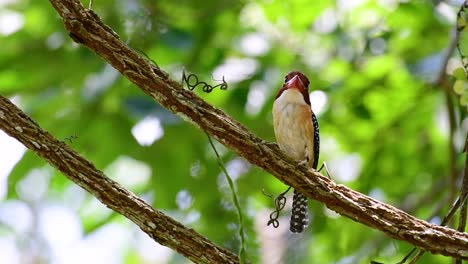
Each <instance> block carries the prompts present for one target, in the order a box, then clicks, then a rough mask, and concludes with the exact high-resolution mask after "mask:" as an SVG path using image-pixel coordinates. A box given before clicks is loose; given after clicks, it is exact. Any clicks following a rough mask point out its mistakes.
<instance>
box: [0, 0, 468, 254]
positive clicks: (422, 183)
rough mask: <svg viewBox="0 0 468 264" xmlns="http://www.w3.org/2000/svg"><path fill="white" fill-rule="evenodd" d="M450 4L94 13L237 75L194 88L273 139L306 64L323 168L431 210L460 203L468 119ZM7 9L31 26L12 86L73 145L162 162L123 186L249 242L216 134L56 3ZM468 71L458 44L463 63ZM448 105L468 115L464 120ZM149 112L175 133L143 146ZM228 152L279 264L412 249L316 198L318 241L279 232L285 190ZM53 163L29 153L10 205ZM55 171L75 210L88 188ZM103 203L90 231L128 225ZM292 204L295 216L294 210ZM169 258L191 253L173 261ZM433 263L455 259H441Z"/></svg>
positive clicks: (199, 65)
mask: <svg viewBox="0 0 468 264" xmlns="http://www.w3.org/2000/svg"><path fill="white" fill-rule="evenodd" d="M449 2H450V3H452V4H453V2H454V1H423V0H419V1H401V2H399V1H393V0H388V1H336V2H335V1H315V2H313V1H304V0H296V1H279V0H270V1H233V0H226V1H214V0H209V1H203V2H202V1H189V0H181V1H167V0H161V1H149V0H139V1H124V0H119V1H110V0H101V1H94V6H93V9H94V11H95V12H96V13H97V14H98V15H99V16H101V17H102V19H103V21H104V22H105V23H107V24H108V25H110V26H111V28H113V29H114V30H115V32H117V33H118V34H119V35H120V37H121V39H122V40H124V41H126V42H127V43H128V44H129V45H130V46H131V47H133V48H135V49H136V50H139V51H142V52H144V53H145V54H147V56H149V57H150V58H151V59H153V60H154V61H155V62H156V63H157V64H158V65H159V66H160V67H161V68H162V69H163V70H165V71H168V72H169V73H170V74H171V76H172V77H173V78H174V79H175V80H180V79H181V73H182V69H186V70H187V71H189V72H193V73H196V74H197V75H198V77H199V78H200V79H202V80H204V81H207V82H208V83H212V84H216V83H217V82H218V81H217V80H220V77H221V76H224V77H225V78H226V80H227V82H228V84H229V89H228V90H227V91H220V90H215V91H213V92H212V93H210V94H205V93H203V92H201V91H200V90H196V91H195V92H196V93H198V94H199V96H201V97H203V98H204V99H205V100H207V101H209V102H210V103H212V104H214V105H215V106H216V107H218V108H220V109H222V110H223V111H225V112H227V113H228V114H229V115H231V116H233V117H234V118H235V119H237V120H239V121H240V122H241V123H242V124H244V125H245V126H247V127H248V128H249V129H251V130H252V131H253V132H254V133H256V134H257V135H259V136H261V137H262V138H264V139H265V140H267V141H274V135H273V128H272V121H271V119H272V117H271V107H272V103H273V100H274V96H275V94H276V91H277V89H278V88H279V87H280V85H281V83H282V80H283V77H284V75H285V74H286V73H287V72H289V71H290V70H293V69H298V70H301V71H303V72H304V73H306V74H307V75H308V76H309V78H310V79H311V92H313V91H322V92H324V93H315V94H314V93H313V94H312V103H314V102H316V103H317V104H318V105H319V106H318V105H313V106H312V107H313V109H314V110H316V112H317V113H318V116H319V122H320V132H321V139H322V145H321V162H323V161H327V163H328V166H329V167H330V168H331V171H332V177H333V178H334V179H335V180H337V181H338V182H340V183H343V184H345V185H347V186H349V187H351V188H353V189H355V190H357V191H359V192H362V193H364V194H368V195H371V196H373V197H375V198H377V199H379V200H381V201H383V202H387V203H390V204H392V205H395V206H397V207H399V208H402V209H405V210H408V211H409V212H410V213H411V214H413V215H415V216H417V217H419V218H422V219H426V218H428V217H430V216H431V214H432V213H433V211H434V210H435V209H436V208H438V207H439V206H440V205H441V204H446V206H443V208H444V209H443V210H442V212H445V211H446V209H447V207H448V205H449V204H450V202H448V201H447V197H453V195H454V194H453V193H449V190H450V188H449V186H450V185H453V184H454V183H453V181H452V182H451V181H450V180H449V179H450V176H449V175H450V167H449V166H450V164H451V162H450V157H451V156H450V153H449V151H450V148H449V145H450V140H451V139H452V140H453V143H454V144H455V150H456V153H455V154H456V155H455V159H456V160H455V161H454V163H455V166H456V170H457V175H456V176H457V177H458V176H459V174H458V171H460V169H461V168H462V164H463V156H462V155H460V152H461V149H462V145H463V144H462V143H463V140H464V136H465V134H464V133H466V127H467V125H468V123H467V122H466V120H465V122H464V123H462V121H463V120H464V118H465V117H466V112H465V111H466V107H461V106H460V105H459V104H460V102H459V100H458V99H460V97H459V96H458V95H456V93H455V92H457V93H458V94H462V91H463V89H466V88H464V87H466V79H464V75H463V74H460V70H458V71H455V74H454V75H455V77H456V79H457V82H454V80H455V78H454V77H451V76H448V77H447V83H448V85H450V86H451V85H453V83H455V84H456V85H455V87H454V89H455V91H453V90H450V91H449V93H448V96H449V97H450V98H451V100H453V102H454V106H452V108H453V109H449V108H447V100H446V96H447V94H446V93H444V88H443V87H438V86H436V85H432V83H433V82H434V81H435V80H436V79H437V76H438V75H439V72H440V71H443V69H442V67H443V65H442V62H443V58H444V50H445V49H446V48H447V47H448V46H449V45H450V43H449V42H450V32H451V31H452V30H453V29H454V27H455V21H456V17H455V16H456V12H457V10H458V6H456V5H455V6H453V5H451V4H450V3H449ZM455 2H456V1H455ZM84 4H85V5H87V4H88V3H87V2H85V3H84ZM1 5H3V6H1ZM0 11H1V12H3V11H5V12H6V11H9V12H17V14H19V15H20V16H21V17H22V19H23V20H24V24H23V25H22V26H21V27H20V28H19V29H18V30H17V31H15V32H12V33H11V34H2V35H0V42H1V43H2V48H1V49H0V69H1V70H0V94H2V95H4V96H9V97H15V98H16V99H17V103H18V104H19V106H20V107H21V108H22V109H23V110H24V111H26V112H27V113H28V114H29V115H30V116H31V117H32V118H33V119H34V120H36V121H37V122H38V123H39V124H40V125H41V126H42V127H43V128H44V129H46V130H48V131H49V132H50V133H52V134H53V135H54V136H55V137H57V138H59V139H65V137H70V136H71V135H75V134H76V135H77V137H78V138H76V139H73V140H72V141H73V142H72V143H70V142H69V143H70V145H71V146H72V147H73V148H74V149H76V150H77V151H78V152H79V153H81V154H82V155H84V156H85V157H86V158H87V159H89V160H90V161H91V162H93V163H94V164H95V165H96V166H97V168H99V169H102V170H104V171H106V172H108V175H109V176H110V177H112V178H115V177H117V176H115V175H114V174H113V173H112V170H111V169H109V167H111V165H112V164H115V162H116V160H118V159H119V157H128V158H129V159H130V160H134V161H137V164H140V165H141V166H143V167H145V168H149V169H150V173H149V176H148V177H146V178H145V177H143V180H142V181H141V182H140V184H134V183H133V182H132V179H135V178H139V175H138V174H139V172H141V171H140V170H129V171H128V174H127V175H125V177H124V178H127V179H126V180H125V181H124V182H122V181H120V182H121V183H122V184H123V185H124V186H126V187H128V188H130V189H131V190H132V191H134V192H136V193H138V194H139V195H141V196H143V197H145V198H146V199H147V200H148V201H150V202H151V203H152V204H153V206H154V207H155V208H156V209H158V210H162V211H164V212H165V213H167V214H169V215H171V216H172V217H174V218H176V219H177V220H179V221H181V222H183V223H186V224H187V225H188V226H190V227H192V228H194V229H195V230H197V231H198V232H200V233H201V234H203V235H205V236H206V237H208V238H209V239H211V240H213V241H214V242H215V243H217V244H219V245H222V246H224V247H227V248H229V249H231V250H232V251H234V252H237V250H238V246H239V241H238V238H237V231H236V229H237V224H238V223H237V221H236V220H237V217H236V214H235V211H234V206H233V204H232V201H231V199H230V194H229V190H228V189H227V185H226V182H225V180H224V178H223V175H222V174H221V170H220V168H219V167H218V165H217V162H216V159H215V156H214V154H213V151H212V150H211V149H210V147H209V144H208V141H207V138H206V135H205V134H204V132H203V131H200V130H199V129H197V128H196V127H194V126H193V125H191V124H189V123H187V122H185V121H183V120H182V119H180V118H178V117H177V116H174V115H173V114H171V113H170V112H168V111H166V110H165V109H163V108H161V107H160V106H159V105H158V104H157V103H155V102H153V101H152V100H151V99H149V98H148V97H146V96H145V95H144V94H143V93H142V92H141V91H140V90H139V89H138V88H136V87H134V85H133V84H132V83H130V82H129V81H128V80H126V79H124V78H123V77H122V76H121V75H119V74H118V73H116V72H115V70H113V69H112V68H111V67H110V66H108V65H107V64H106V63H105V62H104V61H103V60H102V59H101V58H99V57H98V56H96V55H95V54H93V53H92V52H90V51H89V50H88V49H86V48H84V47H82V46H79V45H77V44H75V43H73V42H72V40H71V39H70V38H69V37H68V35H67V32H66V31H65V30H64V27H63V25H62V24H61V20H60V19H59V17H58V15H57V14H56V12H55V10H54V9H53V8H52V7H51V5H50V4H49V3H48V2H47V1H32V0H18V1H11V3H10V4H0ZM1 12H0V15H1V14H2V13H1ZM461 39H462V40H466V37H465V36H463V34H462V36H461ZM461 43H462V49H463V48H464V47H463V42H461ZM459 67H460V61H459V57H458V56H457V55H456V54H453V57H452V58H451V59H450V60H449V67H448V73H449V74H451V72H452V71H453V70H454V69H455V68H459ZM462 73H463V72H462ZM212 78H214V79H215V80H212ZM314 95H315V96H316V97H314ZM314 98H315V100H314ZM465 99H466V98H465ZM465 101H466V100H465ZM462 102H463V100H462ZM465 105H466V104H465ZM314 107H317V108H314ZM449 107H450V106H449ZM448 109H449V110H448ZM449 111H454V112H455V114H456V124H455V125H456V127H453V128H452V129H450V127H449V122H448V112H449ZM148 117H151V118H155V119H157V120H158V122H159V124H160V126H161V128H162V131H163V135H162V136H161V137H160V138H158V139H157V140H156V141H155V142H154V143H152V144H151V145H149V146H142V145H141V144H139V143H138V142H137V140H136V139H135V137H134V136H133V135H132V127H134V126H135V125H136V124H137V123H138V122H140V121H141V120H144V119H145V118H148ZM462 124H464V126H462ZM463 127H464V128H465V130H464V129H463ZM67 142H68V141H67ZM217 147H218V150H219V151H221V153H222V155H223V159H224V161H225V162H226V166H227V168H228V170H229V171H230V173H231V174H232V175H234V178H235V183H236V185H237V195H238V196H239V199H240V202H241V205H242V208H243V211H244V214H245V217H244V219H245V223H244V224H245V228H246V236H247V240H248V245H247V254H248V257H249V259H250V260H251V261H252V262H253V263H260V262H262V261H263V262H264V263H274V262H267V261H268V259H269V257H272V256H273V255H274V254H273V253H272V252H274V251H277V252H283V253H284V254H282V256H281V261H279V260H276V261H277V263H280V262H281V263H369V261H370V260H378V261H381V262H385V263H395V262H397V261H399V260H401V258H402V257H403V256H404V255H405V254H406V253H407V252H408V251H409V250H410V249H411V246H410V245H408V244H406V243H403V242H399V241H393V240H392V239H391V238H389V237H386V236H385V235H383V234H381V233H379V232H377V231H374V230H372V229H370V228H368V227H366V226H363V225H360V224H358V223H355V222H353V221H351V220H349V219H347V218H344V217H340V216H337V215H335V214H333V213H332V212H330V211H327V210H325V208H324V207H323V205H321V204H318V203H317V202H311V203H310V208H311V212H312V221H311V225H310V227H309V228H308V229H307V230H306V234H305V235H304V236H297V237H294V236H291V235H288V234H287V232H284V230H280V229H277V230H275V229H273V228H271V227H267V226H266V221H267V218H265V215H268V214H269V212H271V211H272V210H273V209H272V201H271V200H270V199H269V198H268V197H266V196H264V195H263V194H262V189H263V188H264V189H265V190H266V192H268V193H280V192H282V191H283V189H284V188H285V186H284V185H283V184H281V183H280V182H279V181H278V180H276V179H275V178H274V177H272V176H271V175H269V174H267V173H265V172H264V171H262V170H260V169H259V168H256V167H254V166H251V165H249V164H247V163H246V162H245V161H244V160H242V159H241V158H239V157H237V156H236V155H235V153H232V152H231V151H230V150H229V149H225V148H224V147H223V146H221V145H217ZM140 165H139V166H140ZM44 166H45V163H44V161H42V160H41V159H39V158H38V157H36V156H35V155H34V154H32V153H31V152H29V151H28V152H26V154H25V155H24V156H23V158H22V159H21V160H20V161H19V162H18V163H17V164H16V166H15V167H14V169H13V171H12V172H11V173H10V175H9V178H8V194H7V196H6V197H5V198H4V199H5V200H16V199H17V200H22V199H23V198H22V196H21V195H20V194H19V193H18V192H17V190H18V188H17V184H19V183H20V182H21V181H23V180H24V178H25V176H26V175H28V172H30V171H31V170H32V169H35V168H42V167H44ZM132 168H133V167H132ZM116 171H118V170H116ZM141 173H143V172H141ZM51 174H52V175H51V176H50V182H49V184H48V189H47V194H46V195H45V197H44V198H42V199H43V200H54V201H56V202H57V203H65V204H66V201H67V200H66V199H65V198H64V197H65V194H66V192H67V191H68V190H69V189H70V188H71V186H73V183H71V182H69V181H68V180H67V179H66V178H65V177H63V176H62V175H60V173H58V172H57V171H52V172H51ZM143 174H144V173H143ZM118 179H122V178H118ZM126 183H127V185H126ZM90 200H92V198H91V197H89V196H88V197H87V198H85V199H84V200H83V201H82V202H81V203H80V204H79V206H78V207H77V209H76V210H77V213H78V214H79V215H80V216H81V221H82V225H83V228H84V230H85V231H86V232H87V233H92V232H94V231H95V230H97V229H99V228H100V227H102V226H103V225H106V224H108V223H111V222H121V221H122V217H120V216H115V215H114V214H112V213H110V214H109V213H107V214H106V213H93V212H94V211H92V210H91V209H90V208H89V206H91V205H90ZM178 201H179V202H178ZM184 201H185V202H184ZM89 210H91V211H89ZM282 214H283V215H284V216H285V220H287V217H288V216H289V213H288V212H283V213H282ZM436 221H437V219H436ZM281 224H282V225H283V226H284V225H286V226H287V222H282V223H281ZM262 233H263V235H261V234H262ZM264 233H268V234H270V235H271V234H273V235H272V236H274V237H275V238H274V240H275V242H277V245H276V247H277V248H276V249H275V248H268V249H267V250H266V251H265V250H264V251H261V250H260V249H261V248H262V247H265V245H266V244H268V243H269V242H271V241H270V240H271V239H270V240H268V237H267V238H265V235H264ZM277 252H276V253H277ZM276 253H275V254H276ZM127 255H128V256H127V257H126V258H125V260H122V261H123V262H125V263H140V262H141V261H142V260H141V258H140V257H139V256H138V254H136V253H135V252H134V251H133V250H132V249H128V254H127ZM169 262H170V263H185V262H186V261H185V260H183V258H180V257H178V256H176V255H174V256H173V258H171V260H170V261H169ZM275 263H276V262H275ZM421 263H451V260H450V259H449V258H446V257H441V256H433V255H430V254H426V255H425V256H424V257H423V259H422V260H421Z"/></svg>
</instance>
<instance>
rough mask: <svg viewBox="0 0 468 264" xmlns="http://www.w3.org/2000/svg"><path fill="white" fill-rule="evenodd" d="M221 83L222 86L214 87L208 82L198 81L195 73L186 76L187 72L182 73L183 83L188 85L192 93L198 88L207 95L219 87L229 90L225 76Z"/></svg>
mask: <svg viewBox="0 0 468 264" xmlns="http://www.w3.org/2000/svg"><path fill="white" fill-rule="evenodd" d="M215 81H216V80H215ZM220 82H221V83H220V84H217V85H215V86H213V85H210V84H208V83H207V82H204V81H200V80H199V79H198V76H197V75H195V74H193V73H191V74H189V75H185V70H184V71H183V72H182V83H185V85H187V88H188V89H189V90H191V91H193V90H195V88H197V87H201V89H202V91H203V92H205V93H211V92H212V91H213V90H214V89H216V88H218V87H219V89H221V90H226V89H227V88H228V84H227V82H226V80H225V79H224V76H223V79H222V80H221V81H220Z"/></svg>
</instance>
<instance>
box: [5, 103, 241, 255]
mask: <svg viewBox="0 0 468 264" xmlns="http://www.w3.org/2000/svg"><path fill="white" fill-rule="evenodd" d="M0 129H2V130H3V131H5V132H6V133H7V134H8V135H10V136H12V137H14V138H16V139H17V140H18V141H19V142H21V143H23V144H24V145H25V146H26V147H27V148H29V149H30V150H32V151H34V152H35V153H36V154H37V155H39V156H40V157H42V158H43V159H45V160H47V161H48V162H49V163H50V164H51V165H52V166H54V167H55V168H57V169H58V170H60V171H61V172H62V173H63V174H64V175H66V176H67V177H68V178H69V179H70V180H72V181H73V182H75V183H76V184H78V185H79V186H81V187H82V188H83V189H85V190H87V191H88V192H89V193H91V194H92V195H93V196H95V197H96V198H98V199H99V200H100V201H101V202H102V203H103V204H105V205H106V206H107V207H109V208H110V209H112V210H114V211H116V212H117V213H119V214H121V215H123V216H125V217H126V218H128V219H130V220H131V221H133V222H134V223H135V224H137V225H138V226H139V227H140V228H141V229H142V230H143V232H145V233H146V234H148V235H149V236H150V237H151V238H153V239H154V240H155V241H156V242H158V243H160V244H161V245H164V246H167V247H170V248H172V249H173V250H175V251H177V252H179V253H180V254H182V255H184V256H185V257H187V258H189V259H190V260H192V261H194V262H195V263H239V262H238V259H237V256H236V255H235V254H233V253H231V252H229V251H228V250H226V249H223V248H221V247H218V246H216V245H215V244H213V243H212V242H211V241H210V240H208V239H207V238H205V237H203V236H201V235H200V234H198V233H197V232H195V231H194V230H193V229H190V228H187V227H185V226H183V225H182V224H181V223H179V222H177V221H175V220H174V219H172V218H170V217H168V216H166V215H165V214H163V213H162V212H160V211H157V210H154V209H153V208H151V206H149V205H148V204H147V203H146V202H144V201H143V200H141V199H140V198H139V197H137V196H136V195H135V194H133V193H132V192H130V191H127V190H126V189H125V188H123V187H122V186H120V185H119V184H118V183H116V182H114V181H113V180H111V179H109V178H107V177H106V176H105V175H104V174H103V173H102V172H101V171H99V170H97V169H96V168H95V167H94V165H93V164H92V163H91V162H89V161H87V160H86V159H85V158H83V157H81V156H80V155H79V154H78V153H76V152H75V151H74V150H72V149H71V148H70V147H68V145H66V144H65V143H64V142H62V141H58V140H57V139H55V138H54V137H53V136H52V135H50V134H49V133H48V132H46V131H44V130H43V129H41V128H40V127H39V126H38V125H37V124H36V123H35V122H34V121H33V120H32V119H31V118H29V117H28V116H27V115H26V114H25V113H24V112H22V111H21V110H20V109H18V108H17V107H16V106H15V105H14V104H12V103H11V102H10V101H9V100H8V99H6V98H5V97H3V96H1V95H0Z"/></svg>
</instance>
